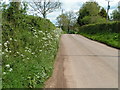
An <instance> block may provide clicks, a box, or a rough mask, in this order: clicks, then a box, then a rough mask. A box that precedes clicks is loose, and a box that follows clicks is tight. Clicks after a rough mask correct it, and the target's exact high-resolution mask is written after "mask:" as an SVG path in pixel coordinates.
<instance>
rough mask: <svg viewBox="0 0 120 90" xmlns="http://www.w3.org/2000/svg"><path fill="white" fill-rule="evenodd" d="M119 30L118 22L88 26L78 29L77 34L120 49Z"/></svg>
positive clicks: (119, 23) (119, 24)
mask: <svg viewBox="0 0 120 90" xmlns="http://www.w3.org/2000/svg"><path fill="white" fill-rule="evenodd" d="M119 28H120V22H111V23H101V24H89V25H84V26H82V27H80V30H79V33H80V34H82V35H84V36H86V37H88V38H90V39H93V40H97V41H100V42H102V43H105V44H108V45H110V46H113V47H116V48H120V45H119V44H118V42H119V37H118V36H119Z"/></svg>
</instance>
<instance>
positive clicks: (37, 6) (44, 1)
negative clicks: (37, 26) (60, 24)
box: [29, 0, 61, 18]
mask: <svg viewBox="0 0 120 90" xmlns="http://www.w3.org/2000/svg"><path fill="white" fill-rule="evenodd" d="M29 5H30V6H31V7H32V8H33V9H34V10H35V11H36V12H37V14H42V15H43V18H46V15H47V14H49V13H51V12H53V11H54V10H56V9H59V8H60V7H61V3H60V2H59V1H56V2H53V1H50V0H38V1H37V2H36V1H33V2H32V3H29Z"/></svg>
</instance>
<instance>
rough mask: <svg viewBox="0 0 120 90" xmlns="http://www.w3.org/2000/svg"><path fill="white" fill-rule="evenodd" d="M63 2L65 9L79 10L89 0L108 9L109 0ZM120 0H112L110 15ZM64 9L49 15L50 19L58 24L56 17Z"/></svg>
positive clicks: (66, 0) (64, 0)
mask: <svg viewBox="0 0 120 90" xmlns="http://www.w3.org/2000/svg"><path fill="white" fill-rule="evenodd" d="M59 1H61V2H62V9H63V10H64V12H65V11H71V10H72V11H74V12H77V11H79V9H80V8H81V7H82V5H83V3H85V2H87V1H96V2H97V3H98V4H99V5H100V6H101V7H104V8H105V10H107V6H108V1H106V0H59ZM119 1H120V0H111V1H110V10H109V15H110V14H111V13H112V11H113V10H115V9H117V7H118V2H119ZM62 9H59V10H56V11H55V12H52V13H50V14H48V15H47V18H48V19H50V20H51V21H52V22H53V23H54V24H56V17H57V16H59V15H60V14H61V13H62Z"/></svg>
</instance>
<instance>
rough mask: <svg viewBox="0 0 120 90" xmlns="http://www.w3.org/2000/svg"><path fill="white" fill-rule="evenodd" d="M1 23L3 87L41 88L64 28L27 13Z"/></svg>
mask: <svg viewBox="0 0 120 90" xmlns="http://www.w3.org/2000/svg"><path fill="white" fill-rule="evenodd" d="M3 21H4V22H3V23H2V59H3V60H2V72H3V75H2V83H3V84H2V87H3V88H41V87H44V82H45V81H46V80H47V79H48V78H49V77H50V76H51V74H52V70H53V64H54V59H55V56H56V52H57V49H58V42H59V37H60V35H61V33H62V30H60V29H56V28H55V26H54V25H53V24H52V23H51V22H50V21H49V20H47V19H43V18H40V17H37V16H28V15H24V17H22V18H21V19H18V20H17V22H9V21H5V20H3Z"/></svg>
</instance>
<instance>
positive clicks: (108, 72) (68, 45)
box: [45, 34, 118, 88]
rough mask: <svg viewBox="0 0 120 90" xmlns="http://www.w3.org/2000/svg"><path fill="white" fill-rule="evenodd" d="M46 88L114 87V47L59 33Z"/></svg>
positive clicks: (115, 69)
mask: <svg viewBox="0 0 120 90" xmlns="http://www.w3.org/2000/svg"><path fill="white" fill-rule="evenodd" d="M45 87H47V88H118V50H117V49H114V48H111V47H109V46H107V45H104V44H101V43H99V42H96V41H92V40H90V39H87V38H85V37H83V36H81V35H74V34H63V35H62V36H61V40H60V48H59V52H58V55H57V58H56V62H55V67H54V72H53V76H52V77H51V78H50V79H49V80H48V81H47V82H46V86H45Z"/></svg>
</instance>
